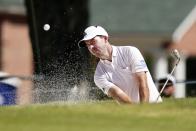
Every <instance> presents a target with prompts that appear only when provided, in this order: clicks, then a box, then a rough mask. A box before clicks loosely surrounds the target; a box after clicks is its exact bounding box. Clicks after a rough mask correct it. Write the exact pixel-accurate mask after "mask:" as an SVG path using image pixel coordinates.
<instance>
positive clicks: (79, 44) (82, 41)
mask: <svg viewBox="0 0 196 131" xmlns="http://www.w3.org/2000/svg"><path fill="white" fill-rule="evenodd" d="M95 36H96V35H90V36H87V37H84V38H83V39H82V40H80V41H79V42H78V46H79V47H85V46H86V45H85V43H84V41H85V40H90V39H92V38H94V37H95Z"/></svg>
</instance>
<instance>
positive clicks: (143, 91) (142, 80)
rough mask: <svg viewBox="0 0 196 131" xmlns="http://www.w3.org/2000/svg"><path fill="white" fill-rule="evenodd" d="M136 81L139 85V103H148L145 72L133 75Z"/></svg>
mask: <svg viewBox="0 0 196 131" xmlns="http://www.w3.org/2000/svg"><path fill="white" fill-rule="evenodd" d="M135 76H136V80H137V81H138V84H139V96H140V102H149V88H148V84H147V76H146V73H145V72H139V73H136V74H135Z"/></svg>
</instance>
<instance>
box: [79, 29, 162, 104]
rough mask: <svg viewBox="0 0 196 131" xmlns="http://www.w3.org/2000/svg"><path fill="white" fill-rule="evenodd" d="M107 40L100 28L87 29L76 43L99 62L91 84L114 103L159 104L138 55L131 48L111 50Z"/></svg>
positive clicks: (111, 47)
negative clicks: (86, 49) (114, 101)
mask: <svg viewBox="0 0 196 131" xmlns="http://www.w3.org/2000/svg"><path fill="white" fill-rule="evenodd" d="M108 39H109V36H108V33H107V32H106V30H105V29H104V28H102V27H101V26H90V27H88V28H86V29H85V31H84V37H83V39H82V40H80V41H79V42H78V45H79V47H84V46H86V47H87V48H88V50H89V51H90V52H91V53H92V54H93V55H94V56H96V57H98V58H99V59H100V61H99V63H98V64H97V67H96V71H95V74H94V82H95V84H96V85H97V86H98V87H99V88H100V89H101V90H102V91H103V92H104V93H105V94H106V95H108V96H109V97H112V98H113V99H115V100H116V101H117V102H118V103H143V102H147V103H148V102H149V103H153V102H161V101H162V99H161V98H159V100H158V101H156V99H157V97H158V95H159V92H158V90H157V88H156V87H155V84H154V82H153V80H152V77H151V75H150V72H149V70H148V68H147V66H146V63H145V61H144V58H143V56H142V54H141V53H140V51H139V50H138V49H137V48H136V47H133V46H113V45H111V44H110V42H109V40H108Z"/></svg>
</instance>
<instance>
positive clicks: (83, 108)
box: [0, 98, 196, 131]
mask: <svg viewBox="0 0 196 131" xmlns="http://www.w3.org/2000/svg"><path fill="white" fill-rule="evenodd" d="M195 122H196V98H189V99H167V100H165V101H164V103H161V104H140V105H139V104H136V105H118V104H116V103H115V102H114V101H102V102H96V103H95V102H94V103H83V104H82V103H81V104H75V105H70V104H44V105H29V106H7V107H0V131H38V130H40V131H109V130H110V131H125V130H132V131H185V130H187V131H194V130H196V124H195Z"/></svg>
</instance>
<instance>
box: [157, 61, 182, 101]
mask: <svg viewBox="0 0 196 131" xmlns="http://www.w3.org/2000/svg"><path fill="white" fill-rule="evenodd" d="M179 61H180V59H178V60H177V61H176V64H175V66H174V68H173V69H172V71H171V73H170V74H169V77H168V78H167V80H166V82H165V84H164V85H163V87H162V89H161V91H160V92H159V95H158V97H157V100H156V101H157V102H158V100H159V97H160V96H161V93H162V92H163V90H164V89H165V86H166V85H167V83H168V81H169V79H170V77H171V75H172V74H173V72H174V70H175V69H176V67H177V65H178V63H179Z"/></svg>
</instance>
